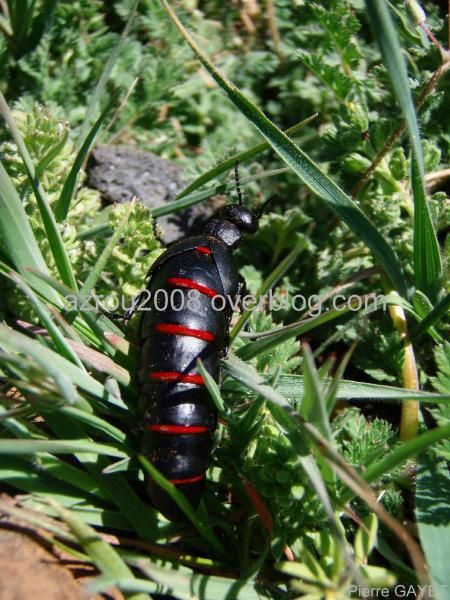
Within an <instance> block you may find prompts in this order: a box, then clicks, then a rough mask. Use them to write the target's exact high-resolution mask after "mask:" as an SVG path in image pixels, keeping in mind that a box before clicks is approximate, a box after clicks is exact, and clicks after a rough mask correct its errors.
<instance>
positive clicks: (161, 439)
mask: <svg viewBox="0 0 450 600" xmlns="http://www.w3.org/2000/svg"><path fill="white" fill-rule="evenodd" d="M149 275H150V281H149V285H148V288H147V290H148V291H149V298H150V301H149V302H148V306H147V307H146V308H149V309H150V310H148V311H145V312H144V313H143V316H142V319H141V324H140V344H141V354H140V362H139V382H140V385H141V386H142V387H141V389H142V397H141V402H142V405H143V407H144V409H143V410H144V423H145V444H144V450H145V452H146V454H147V456H148V458H149V460H150V461H151V462H152V464H153V465H154V466H155V467H156V468H157V469H158V470H159V471H160V472H161V473H162V474H163V475H164V476H165V477H166V478H167V479H169V480H170V481H171V482H172V483H173V484H175V485H176V486H177V487H179V489H180V490H181V491H182V492H183V493H184V494H185V495H186V497H187V498H188V499H189V500H190V502H191V503H192V504H193V505H194V506H196V505H197V504H198V502H199V500H200V498H201V495H202V491H203V487H204V477H205V471H206V469H207V468H208V463H209V455H210V452H211V442H212V434H213V431H214V429H215V427H216V421H217V414H216V410H215V407H214V404H213V402H212V400H211V398H210V396H209V393H208V390H207V389H206V387H205V383H204V381H203V377H202V376H201V375H200V373H199V372H198V368H197V359H198V358H200V359H201V360H202V362H203V364H204V366H205V369H206V370H207V371H208V373H209V374H210V375H211V376H212V377H213V379H214V380H215V381H216V382H218V381H219V377H220V359H221V358H222V357H223V356H224V354H225V352H226V348H227V341H228V327H229V323H230V319H231V315H232V310H231V305H230V302H226V303H225V302H222V301H221V302H218V303H217V307H215V306H214V298H215V297H216V296H221V297H222V298H224V299H232V300H234V299H235V298H236V296H237V294H238V290H239V277H238V274H237V272H236V270H235V268H234V267H233V264H232V261H231V249H230V248H229V247H228V246H227V245H226V243H225V242H224V241H222V240H221V239H219V238H216V237H213V236H206V235H205V236H200V237H195V238H189V239H187V240H185V241H183V242H179V243H177V244H175V245H174V246H171V247H170V248H169V249H168V250H167V251H166V252H165V253H164V254H162V256H160V257H159V259H158V260H157V261H156V262H155V263H154V265H153V266H152V269H151V271H150V274H149ZM158 295H160V296H161V299H162V298H164V303H163V304H164V305H163V308H162V309H159V306H158V304H159V305H160V303H159V299H158ZM167 298H168V299H169V301H168V303H166V299H167ZM166 304H167V305H166ZM155 305H157V306H156V307H155ZM148 488H149V493H150V496H151V498H152V500H153V503H154V505H155V506H156V508H158V509H159V510H160V511H161V512H162V513H164V514H165V515H166V516H167V517H169V518H171V519H176V518H179V517H181V514H180V513H179V511H178V508H177V507H176V505H175V504H174V503H173V502H172V501H171V500H170V498H168V497H167V495H166V494H165V493H164V492H163V490H162V489H161V488H160V487H159V486H158V485H157V484H156V483H155V482H153V481H152V480H149V482H148Z"/></svg>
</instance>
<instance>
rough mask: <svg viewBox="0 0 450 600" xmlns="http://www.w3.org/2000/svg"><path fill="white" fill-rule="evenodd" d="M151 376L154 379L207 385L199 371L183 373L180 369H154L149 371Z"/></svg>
mask: <svg viewBox="0 0 450 600" xmlns="http://www.w3.org/2000/svg"><path fill="white" fill-rule="evenodd" d="M148 376H149V378H150V379H152V380H153V381H175V382H177V383H194V384H195V385H205V382H204V380H203V377H202V376H201V375H200V374H197V373H188V374H187V375H183V373H180V372H179V371H154V372H153V373H149V375H148Z"/></svg>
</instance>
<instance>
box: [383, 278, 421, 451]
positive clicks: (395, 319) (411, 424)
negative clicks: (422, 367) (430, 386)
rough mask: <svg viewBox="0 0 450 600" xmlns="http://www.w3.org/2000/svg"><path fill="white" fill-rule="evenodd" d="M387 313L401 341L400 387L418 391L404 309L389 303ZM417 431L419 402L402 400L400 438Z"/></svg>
mask: <svg viewBox="0 0 450 600" xmlns="http://www.w3.org/2000/svg"><path fill="white" fill-rule="evenodd" d="M384 287H385V293H387V294H392V295H398V294H397V292H395V290H392V289H386V287H387V283H385V286H384ZM388 310H389V314H390V316H391V319H392V323H393V325H394V327H395V329H396V330H397V331H398V333H399V335H400V338H401V340H402V343H403V351H404V354H403V361H402V369H401V377H402V387H403V388H405V389H407V390H414V391H418V389H419V377H418V375H417V366H416V358H415V356H414V348H413V345H412V343H411V339H410V337H409V332H408V323H407V320H406V315H405V311H404V310H403V308H402V307H401V306H397V305H389V307H388ZM418 431H419V403H418V402H417V401H416V400H404V401H403V403H402V414H401V420H400V440H401V441H402V442H407V441H408V440H412V439H413V438H415V437H417V433H418Z"/></svg>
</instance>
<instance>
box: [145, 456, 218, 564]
mask: <svg viewBox="0 0 450 600" xmlns="http://www.w3.org/2000/svg"><path fill="white" fill-rule="evenodd" d="M139 460H140V461H141V464H142V466H143V467H144V470H145V471H146V472H147V473H148V474H149V475H150V477H151V478H152V479H153V480H154V481H155V482H156V483H157V484H158V485H159V486H160V487H161V488H162V489H163V490H164V491H165V492H166V493H167V494H168V495H169V496H170V497H171V498H172V500H173V501H174V502H176V503H177V505H178V506H179V507H180V509H181V510H182V511H183V512H184V514H185V515H186V516H187V517H188V519H189V520H190V521H191V522H192V524H193V525H194V527H195V528H196V529H197V531H198V532H199V533H200V535H201V536H202V537H203V538H204V539H205V540H206V541H207V542H208V544H209V545H210V546H211V548H212V549H213V550H214V551H215V553H216V554H217V556H218V557H220V558H221V559H222V560H228V555H227V553H226V552H225V550H224V548H223V546H222V544H221V543H220V542H219V540H218V539H217V538H216V536H215V535H214V533H213V531H212V530H211V529H210V527H209V526H208V525H207V524H206V523H204V522H203V521H202V520H201V519H200V518H199V516H198V515H197V513H196V512H195V510H194V509H193V508H192V506H191V504H190V503H189V501H188V500H187V499H186V498H185V497H184V495H183V494H182V493H181V492H180V491H179V490H177V488H176V487H175V486H174V485H173V484H172V483H170V481H168V480H167V479H166V478H165V477H164V475H162V474H161V473H160V472H159V471H158V469H156V468H155V467H154V466H153V465H152V464H151V463H150V462H149V461H148V460H147V459H146V458H145V457H144V456H140V457H139Z"/></svg>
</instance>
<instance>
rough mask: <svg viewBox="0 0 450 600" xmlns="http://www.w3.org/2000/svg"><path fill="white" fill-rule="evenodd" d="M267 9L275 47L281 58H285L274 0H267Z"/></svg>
mask: <svg viewBox="0 0 450 600" xmlns="http://www.w3.org/2000/svg"><path fill="white" fill-rule="evenodd" d="M266 10H267V21H268V23H269V31H270V37H271V38H272V42H273V47H274V50H275V53H276V55H277V56H278V58H279V60H280V61H282V60H283V53H282V52H281V38H280V32H279V31H278V25H277V19H276V15H275V6H274V3H273V0H266Z"/></svg>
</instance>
